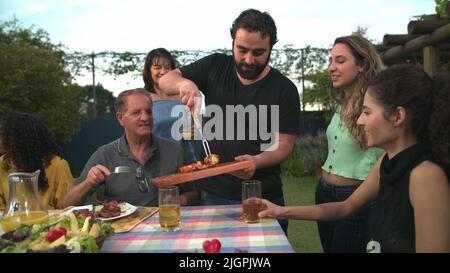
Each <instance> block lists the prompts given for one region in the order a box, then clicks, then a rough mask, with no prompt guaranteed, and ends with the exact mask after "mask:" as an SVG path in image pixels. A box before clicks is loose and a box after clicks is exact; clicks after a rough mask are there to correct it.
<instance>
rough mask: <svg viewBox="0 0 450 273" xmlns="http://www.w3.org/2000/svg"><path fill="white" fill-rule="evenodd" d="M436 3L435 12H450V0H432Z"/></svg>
mask: <svg viewBox="0 0 450 273" xmlns="http://www.w3.org/2000/svg"><path fill="white" fill-rule="evenodd" d="M434 2H435V3H436V13H437V14H439V15H441V16H448V14H449V13H450V2H449V1H448V0H434Z"/></svg>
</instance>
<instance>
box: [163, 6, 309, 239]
mask: <svg viewBox="0 0 450 273" xmlns="http://www.w3.org/2000/svg"><path fill="white" fill-rule="evenodd" d="M230 31H231V37H232V39H233V44H232V48H233V56H228V55H225V54H212V55H210V56H207V57H205V58H203V59H200V60H198V61H196V62H194V63H191V64H189V65H187V66H185V67H182V68H181V69H176V70H173V71H171V72H169V73H167V74H166V75H165V76H164V77H163V78H161V79H160V82H159V86H160V88H161V89H162V90H163V91H165V92H167V93H168V94H179V95H180V98H181V101H182V102H183V103H184V104H186V105H187V106H188V107H190V108H191V109H193V111H194V114H195V115H197V114H198V113H199V110H198V107H197V106H198V104H197V103H196V104H197V105H195V107H194V101H198V98H199V97H200V98H201V96H202V93H203V94H204V96H205V104H206V112H205V117H206V121H205V123H204V126H203V135H204V137H205V138H206V139H208V140H209V144H210V150H211V151H212V153H214V154H218V155H220V157H221V162H229V161H233V160H239V161H241V160H250V161H251V162H252V163H253V164H252V167H251V168H248V169H245V170H242V171H238V172H235V173H232V174H223V175H220V176H214V177H210V178H206V179H202V180H199V182H198V183H197V185H198V188H199V189H200V190H201V193H202V201H203V204H204V205H223V204H239V203H241V187H242V186H241V181H242V180H246V179H256V180H260V181H261V182H262V195H263V198H266V199H268V200H270V201H272V202H274V203H276V204H279V205H284V197H283V191H282V181H281V168H280V164H281V162H283V161H284V160H286V159H287V158H288V157H289V155H290V153H291V151H292V150H293V148H294V144H295V139H296V136H297V134H298V125H299V115H300V98H299V94H298V91H297V87H296V86H295V85H294V83H292V81H290V80H289V79H288V78H286V77H285V76H283V75H282V74H281V73H280V72H279V71H278V70H276V69H274V68H271V67H270V66H269V65H268V63H269V59H270V54H271V51H272V47H273V45H274V44H275V43H276V42H277V30H276V26H275V22H274V21H273V19H272V17H271V16H270V15H269V14H268V13H266V12H264V13H262V12H260V11H257V10H254V9H249V10H245V11H243V12H242V13H241V14H240V15H239V17H238V18H237V19H236V20H235V21H234V22H233V25H232V27H231V29H230ZM200 90H201V91H202V93H201V92H200ZM280 224H281V225H282V227H283V229H284V230H285V232H286V231H287V222H280Z"/></svg>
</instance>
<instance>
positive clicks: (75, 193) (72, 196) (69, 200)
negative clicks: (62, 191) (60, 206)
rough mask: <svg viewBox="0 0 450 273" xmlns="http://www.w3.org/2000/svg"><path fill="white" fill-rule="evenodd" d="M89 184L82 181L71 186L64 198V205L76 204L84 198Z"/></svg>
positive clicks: (89, 187)
mask: <svg viewBox="0 0 450 273" xmlns="http://www.w3.org/2000/svg"><path fill="white" fill-rule="evenodd" d="M90 189H91V186H90V185H89V183H87V182H86V180H85V181H83V182H82V183H80V184H78V185H76V186H74V187H72V188H71V189H70V190H69V192H68V193H67V195H66V197H65V198H64V207H68V206H76V205H79V204H80V203H82V202H83V201H84V200H85V199H86V195H87V194H88V193H89V190H90Z"/></svg>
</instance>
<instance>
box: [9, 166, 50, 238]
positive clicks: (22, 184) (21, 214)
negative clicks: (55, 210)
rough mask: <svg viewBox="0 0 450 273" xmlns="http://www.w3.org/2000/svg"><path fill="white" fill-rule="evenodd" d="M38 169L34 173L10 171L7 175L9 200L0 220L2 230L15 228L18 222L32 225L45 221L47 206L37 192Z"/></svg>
mask: <svg viewBox="0 0 450 273" xmlns="http://www.w3.org/2000/svg"><path fill="white" fill-rule="evenodd" d="M40 172H41V171H40V170H37V171H35V172H34V173H19V172H17V173H11V174H10V175H9V176H8V185H9V199H8V200H9V201H8V204H7V205H6V210H5V212H4V214H3V219H2V220H1V227H2V229H3V231H4V232H9V231H12V230H14V229H16V228H17V227H18V226H19V225H20V224H27V225H32V224H34V223H38V222H42V221H47V220H48V212H47V208H46V207H45V206H44V205H43V204H42V201H41V198H40V195H39V192H38V178H39V174H40Z"/></svg>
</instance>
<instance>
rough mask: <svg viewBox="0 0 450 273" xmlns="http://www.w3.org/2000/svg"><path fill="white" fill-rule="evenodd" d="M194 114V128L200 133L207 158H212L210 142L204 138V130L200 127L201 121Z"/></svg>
mask: <svg viewBox="0 0 450 273" xmlns="http://www.w3.org/2000/svg"><path fill="white" fill-rule="evenodd" d="M191 113H192V119H193V120H194V127H195V128H197V130H198V132H199V133H200V137H201V138H202V145H203V149H204V150H205V154H206V156H210V155H211V150H210V149H209V144H208V141H207V140H206V139H205V138H204V137H203V132H202V131H203V128H202V126H201V125H200V121H199V120H198V119H197V118H196V117H195V116H194V113H193V112H191Z"/></svg>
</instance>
